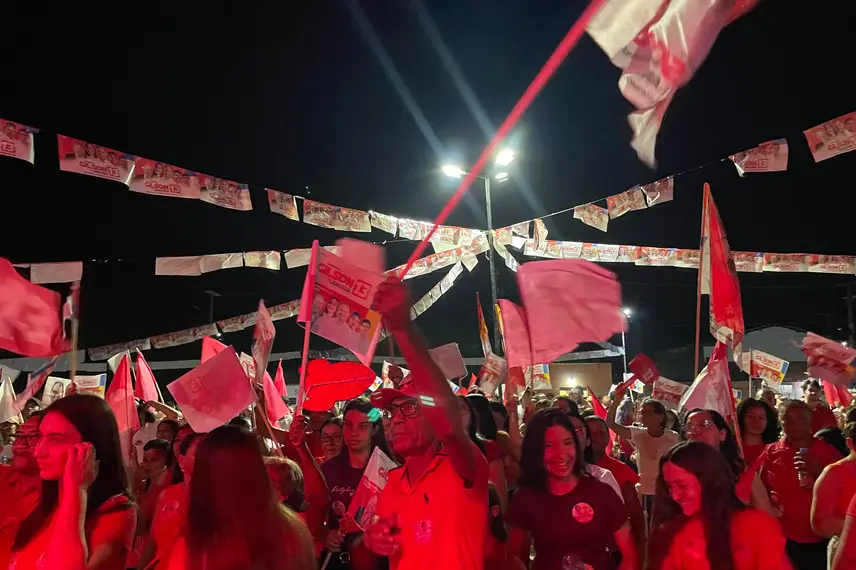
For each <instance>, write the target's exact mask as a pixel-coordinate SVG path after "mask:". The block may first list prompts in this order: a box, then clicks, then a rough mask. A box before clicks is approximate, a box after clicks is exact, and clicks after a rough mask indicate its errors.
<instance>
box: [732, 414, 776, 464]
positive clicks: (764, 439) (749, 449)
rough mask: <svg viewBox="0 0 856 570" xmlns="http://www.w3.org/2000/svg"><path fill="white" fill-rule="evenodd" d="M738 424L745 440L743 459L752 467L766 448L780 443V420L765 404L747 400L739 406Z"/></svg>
mask: <svg viewBox="0 0 856 570" xmlns="http://www.w3.org/2000/svg"><path fill="white" fill-rule="evenodd" d="M737 422H738V425H739V426H740V436H741V438H742V440H743V459H745V460H746V465H748V466H749V467H752V466H753V465H755V462H756V461H757V460H758V458H759V457H760V456H761V453H762V452H763V451H764V448H765V447H767V446H768V445H770V444H771V443H776V442H777V441H779V432H780V429H779V419H778V418H777V417H776V412H774V411H773V409H772V408H771V407H770V406H768V405H767V404H765V403H764V402H762V401H760V400H756V399H754V398H747V399H746V400H744V401H742V402H740V405H739V406H737Z"/></svg>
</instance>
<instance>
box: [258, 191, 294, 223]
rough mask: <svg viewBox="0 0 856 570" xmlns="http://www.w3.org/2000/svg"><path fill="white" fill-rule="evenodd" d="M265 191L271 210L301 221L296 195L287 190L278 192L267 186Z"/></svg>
mask: <svg viewBox="0 0 856 570" xmlns="http://www.w3.org/2000/svg"><path fill="white" fill-rule="evenodd" d="M265 192H267V196H268V205H269V206H270V211H271V212H273V213H274V214H279V215H281V216H285V217H286V218H288V219H289V220H294V221H295V222H299V221H300V218H299V217H298V216H297V202H296V200H295V198H294V196H292V195H291V194H286V193H285V192H277V191H276V190H271V189H270V188H265Z"/></svg>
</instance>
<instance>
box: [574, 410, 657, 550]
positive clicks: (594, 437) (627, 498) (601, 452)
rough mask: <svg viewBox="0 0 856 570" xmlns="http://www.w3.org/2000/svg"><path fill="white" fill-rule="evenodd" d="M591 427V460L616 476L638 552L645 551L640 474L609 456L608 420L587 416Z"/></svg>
mask: <svg viewBox="0 0 856 570" xmlns="http://www.w3.org/2000/svg"><path fill="white" fill-rule="evenodd" d="M586 423H587V424H588V428H589V439H590V440H591V461H592V463H594V464H595V465H597V466H598V467H603V468H604V469H606V470H607V471H609V472H610V473H612V476H613V477H615V481H616V482H617V483H618V487H619V488H620V489H621V496H622V497H624V504H625V505H626V506H627V514H628V515H629V517H630V529H631V530H632V531H633V539H634V540H635V542H636V549H637V551H638V552H645V512H644V511H643V510H642V503H640V502H639V495H638V494H637V493H636V483H638V482H639V475H637V474H636V472H635V471H633V469H631V468H630V467H628V466H627V465H625V464H624V463H622V462H621V461H619V460H617V459H613V458H612V457H610V456H609V450H608V449H607V447H609V428H608V427H607V425H606V420H604V419H602V418H599V417H597V416H589V417H587V418H586Z"/></svg>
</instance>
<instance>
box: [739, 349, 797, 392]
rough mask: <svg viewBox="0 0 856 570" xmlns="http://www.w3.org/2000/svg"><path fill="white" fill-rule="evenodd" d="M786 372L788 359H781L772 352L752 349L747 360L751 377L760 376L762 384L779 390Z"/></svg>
mask: <svg viewBox="0 0 856 570" xmlns="http://www.w3.org/2000/svg"><path fill="white" fill-rule="evenodd" d="M787 372H788V361H787V360H782V359H781V358H779V357H777V356H773V355H772V354H767V353H766V352H761V351H760V350H753V351H752V356H751V360H750V361H749V375H750V376H752V377H753V378H760V379H761V380H763V381H764V384H766V385H767V386H769V387H770V388H772V389H773V390H775V391H776V392H778V391H779V386H781V385H782V381H783V380H784V379H785V374H786V373H787Z"/></svg>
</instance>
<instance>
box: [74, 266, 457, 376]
mask: <svg viewBox="0 0 856 570" xmlns="http://www.w3.org/2000/svg"><path fill="white" fill-rule="evenodd" d="M463 273H464V267H463V262H458V263H456V264H455V265H453V266H452V268H451V269H450V270H449V271H448V273H446V275H444V276H443V278H442V279H440V281H438V282H437V283H436V284H435V285H434V286H433V287H432V288H431V289H430V290H429V291H428V292H427V293H425V295H423V296H422V297H421V298H420V299H419V300H418V301H416V302H415V303H414V304H413V306H412V307H411V309H410V318H411V319H413V320H415V319H416V318H418V317H419V316H420V315H421V314H422V313H424V312H425V311H427V310H428V309H429V308H431V307H432V306H433V305H434V304H435V303H436V302H437V301H438V300H439V299H440V298H441V297H442V296H443V295H445V294H446V293H448V292H449V290H450V289H451V288H452V287H453V286H454V285H455V283H456V282H457V280H458V278H459V277H460V276H461V275H462V274H463ZM267 309H268V312H269V313H270V318H271V320H272V321H280V320H283V319H289V318H292V317H296V316H297V314H298V312H299V310H300V299H295V300H293V301H288V302H286V303H280V304H278V305H273V306H270V307H268V308H267ZM257 319H258V311H253V312H251V313H246V314H243V315H238V316H235V317H230V318H228V319H222V320H219V321H217V322H216V323H208V324H204V325H200V326H196V327H191V328H189V329H183V330H180V331H174V332H169V333H164V334H159V335H155V336H150V337H146V338H141V339H136V340H131V341H126V342H119V343H115V344H110V345H104V346H97V347H93V348H90V349H88V350H87V353H88V354H89V358H90V360H92V361H103V360H107V359H109V358H110V357H111V356H114V355H116V354H120V353H122V352H125V351H131V350H140V351H145V350H150V349H152V348H156V349H157V348H170V347H173V346H180V345H184V344H190V343H193V342H196V341H201V340H202V339H203V338H205V337H207V336H215V335H217V334H218V333H232V332H237V331H241V330H244V329H247V328H249V327H252V326H254V325H255V324H256V320H257ZM382 336H385V335H382ZM332 353H335V355H338V356H340V357H341V356H342V355H343V354H346V353H347V354H350V351H348V350H347V349H345V348H341V349H334V351H332ZM332 353H331V354H330V355H328V356H329V357H330V358H328V360H336V359H338V358H332Z"/></svg>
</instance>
